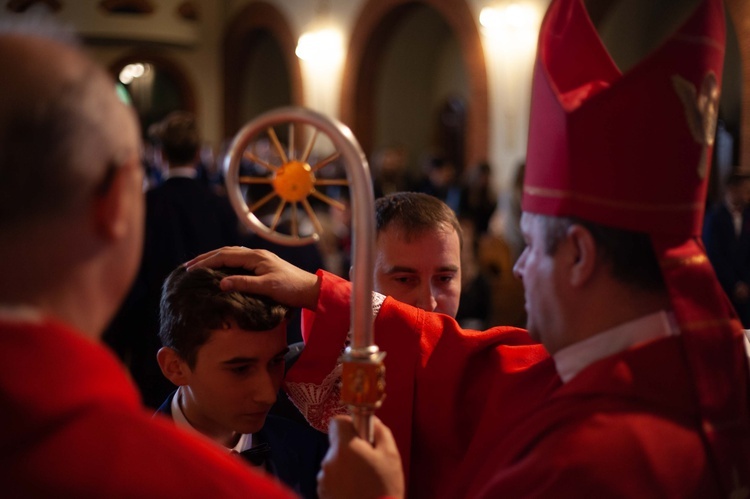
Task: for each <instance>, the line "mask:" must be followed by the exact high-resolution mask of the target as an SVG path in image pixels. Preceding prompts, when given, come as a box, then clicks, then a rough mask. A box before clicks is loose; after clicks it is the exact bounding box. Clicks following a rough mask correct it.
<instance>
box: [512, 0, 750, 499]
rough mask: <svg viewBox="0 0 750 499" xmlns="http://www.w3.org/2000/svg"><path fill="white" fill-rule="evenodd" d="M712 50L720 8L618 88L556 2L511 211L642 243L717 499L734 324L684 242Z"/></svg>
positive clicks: (747, 459) (729, 478)
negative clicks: (655, 272) (622, 234)
mask: <svg viewBox="0 0 750 499" xmlns="http://www.w3.org/2000/svg"><path fill="white" fill-rule="evenodd" d="M724 38H725V19H724V9H723V2H722V1H721V0H703V1H701V2H700V3H699V5H698V7H697V8H696V9H695V11H694V12H693V13H692V15H691V16H690V17H689V18H688V19H687V20H686V21H685V22H684V23H683V24H682V26H681V27H680V28H679V29H678V30H677V31H676V32H675V33H674V34H673V35H672V36H671V37H669V38H668V39H667V40H666V41H665V42H664V43H663V44H662V45H661V46H660V47H659V48H658V49H657V50H655V51H654V52H653V53H652V54H651V55H649V56H648V57H647V58H646V59H644V60H643V61H641V62H640V63H639V64H637V65H636V66H635V67H634V68H632V69H631V70H630V71H628V72H627V73H626V74H621V73H620V71H619V70H618V69H617V68H616V67H615V66H614V64H613V62H612V61H611V59H610V57H609V54H608V53H607V51H606V49H605V48H604V46H603V45H602V43H601V40H600V39H599V36H598V34H597V33H596V30H595V29H594V27H593V25H592V23H591V21H590V19H589V18H588V15H587V13H586V10H585V7H584V5H583V3H582V0H555V1H554V2H553V3H552V5H551V6H550V9H549V10H548V12H547V15H546V17H545V20H544V22H543V25H542V29H541V31H540V36H539V51H538V54H537V60H536V66H535V72H534V78H533V89H532V108H531V117H530V125H529V128H530V130H529V143H528V157H527V164H526V173H525V178H524V198H523V210H524V211H525V212H530V213H537V214H542V215H550V216H562V217H577V218H580V219H583V220H587V221H589V222H594V223H598V224H601V225H605V226H609V227H615V228H620V229H626V230H631V231H638V232H645V233H647V234H649V235H650V236H651V240H652V242H653V246H654V249H655V252H656V255H657V258H658V259H659V261H660V265H661V269H662V274H663V276H664V280H665V282H666V285H667V288H668V290H669V293H670V298H671V301H672V307H673V309H674V313H675V316H676V317H677V320H678V322H679V325H680V329H681V331H682V335H683V340H684V341H683V346H684V348H685V349H686V359H687V362H688V364H689V366H690V368H689V369H688V370H687V373H686V375H687V376H688V379H690V380H691V385H692V386H693V390H694V397H695V399H696V400H697V404H698V406H699V407H700V410H699V411H698V412H697V414H698V416H697V417H698V418H699V419H700V420H701V424H700V428H701V429H702V432H703V438H704V442H705V443H706V448H707V452H708V453H709V454H710V456H711V458H712V463H713V464H712V465H713V466H715V467H716V468H717V469H719V470H720V476H721V477H722V482H723V483H724V487H725V490H726V491H727V493H728V491H730V490H732V488H733V487H734V484H735V483H736V482H737V481H739V483H742V484H744V485H745V486H746V487H750V417H748V412H749V411H748V403H749V402H748V379H749V376H750V374H749V373H748V366H747V361H746V359H745V357H744V355H743V349H742V343H741V341H740V340H741V331H740V325H739V322H738V321H737V320H736V316H735V314H734V312H733V311H732V310H731V307H730V306H729V304H728V302H727V300H726V297H725V296H724V293H723V292H722V290H721V288H720V287H719V285H718V282H717V280H716V277H715V276H714V274H713V271H712V269H711V267H710V265H709V264H708V261H707V259H706V257H705V252H704V250H703V248H702V246H701V245H700V243H698V242H697V240H696V239H697V238H698V237H700V231H701V226H702V218H703V210H704V201H705V195H706V189H707V187H708V178H709V167H710V163H711V161H710V159H711V153H712V146H713V138H714V133H715V123H716V115H717V110H718V99H719V91H720V88H721V75H722V68H723V62H724ZM655 374H658V373H655Z"/></svg>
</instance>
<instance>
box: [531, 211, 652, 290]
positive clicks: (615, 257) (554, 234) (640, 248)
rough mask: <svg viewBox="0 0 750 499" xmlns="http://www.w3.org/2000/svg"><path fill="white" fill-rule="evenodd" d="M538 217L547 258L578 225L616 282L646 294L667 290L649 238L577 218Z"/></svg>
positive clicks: (642, 234) (641, 234)
mask: <svg viewBox="0 0 750 499" xmlns="http://www.w3.org/2000/svg"><path fill="white" fill-rule="evenodd" d="M537 216H539V217H541V218H542V219H543V220H544V227H545V240H544V250H545V252H546V253H547V254H548V255H553V254H554V253H555V252H556V251H557V247H558V245H559V244H560V242H561V241H562V240H563V238H564V237H565V234H566V233H567V232H568V229H569V228H570V226H571V225H581V226H583V227H584V228H585V229H586V230H588V231H589V232H590V233H591V235H592V237H593V238H594V241H595V242H596V245H597V247H598V249H599V251H600V252H601V254H602V257H603V258H604V259H605V260H606V261H608V262H609V263H610V264H611V265H612V275H613V276H614V277H615V278H616V279H617V280H619V281H620V282H623V283H625V284H630V285H632V286H635V287H637V288H639V289H642V290H645V291H665V290H666V285H665V283H664V277H663V276H662V273H661V267H660V266H659V260H658V259H657V257H656V252H655V251H654V247H653V244H652V243H651V237H650V236H649V235H648V234H646V233H645V232H634V231H630V230H625V229H617V228H614V227H608V226H605V225H600V224H596V223H593V222H588V221H586V220H581V219H579V218H565V217H551V216H546V215H537Z"/></svg>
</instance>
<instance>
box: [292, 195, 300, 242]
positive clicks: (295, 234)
mask: <svg viewBox="0 0 750 499" xmlns="http://www.w3.org/2000/svg"><path fill="white" fill-rule="evenodd" d="M298 216H299V215H298V214H297V203H292V237H299V227H298V226H297V217H298Z"/></svg>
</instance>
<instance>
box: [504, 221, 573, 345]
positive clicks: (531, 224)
mask: <svg viewBox="0 0 750 499" xmlns="http://www.w3.org/2000/svg"><path fill="white" fill-rule="evenodd" d="M546 231H547V228H546V226H545V223H544V219H543V217H541V216H539V215H533V214H528V213H524V214H523V215H522V216H521V232H522V234H523V237H524V241H525V242H526V248H525V249H524V250H523V253H521V256H520V257H519V259H518V261H517V262H516V264H515V266H514V267H513V272H514V274H515V275H516V277H518V278H520V279H521V280H522V281H523V287H524V297H525V298H526V314H527V317H528V318H527V324H526V327H527V329H528V331H529V335H530V336H531V337H532V338H533V339H534V340H536V341H539V342H541V343H542V344H543V345H544V346H545V347H546V348H547V350H548V351H549V352H550V353H554V352H555V351H556V350H557V349H558V343H559V341H560V339H561V337H562V331H561V324H562V321H561V318H562V317H563V315H562V312H563V310H562V300H561V298H562V296H561V291H560V290H561V289H563V286H562V282H563V281H562V279H563V276H562V274H561V272H562V271H561V267H562V266H561V265H559V262H558V258H559V255H557V254H556V253H558V252H555V253H553V254H549V253H548V252H547V248H546V244H545V241H546V235H547V234H546Z"/></svg>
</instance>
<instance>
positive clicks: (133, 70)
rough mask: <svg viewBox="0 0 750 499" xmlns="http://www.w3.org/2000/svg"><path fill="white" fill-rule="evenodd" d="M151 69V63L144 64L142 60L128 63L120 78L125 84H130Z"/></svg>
mask: <svg viewBox="0 0 750 499" xmlns="http://www.w3.org/2000/svg"><path fill="white" fill-rule="evenodd" d="M150 70H151V65H150V64H143V63H140V62H136V63H134V64H128V65H127V66H125V67H124V68H122V70H121V71H120V76H119V80H120V82H121V83H122V84H123V85H129V84H130V83H131V82H132V81H133V80H134V79H136V78H140V77H142V76H143V75H145V74H146V73H148V72H149V71H150Z"/></svg>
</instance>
